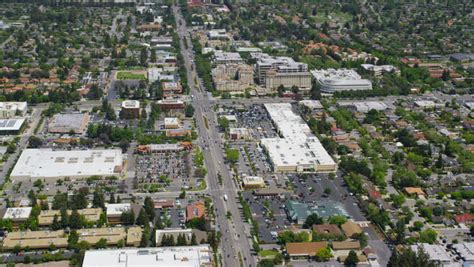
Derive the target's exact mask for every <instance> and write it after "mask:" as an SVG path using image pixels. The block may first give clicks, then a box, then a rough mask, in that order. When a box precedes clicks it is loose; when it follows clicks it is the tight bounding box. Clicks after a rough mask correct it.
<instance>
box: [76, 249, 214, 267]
mask: <svg viewBox="0 0 474 267" xmlns="http://www.w3.org/2000/svg"><path fill="white" fill-rule="evenodd" d="M82 266H83V267H99V266H100V267H122V266H123V267H125V266H127V267H138V266H143V267H144V266H160V267H206V266H209V267H210V266H212V254H211V249H210V247H209V246H208V245H199V246H186V247H160V248H140V249H105V250H88V251H86V253H85V256H84V261H83V264H82Z"/></svg>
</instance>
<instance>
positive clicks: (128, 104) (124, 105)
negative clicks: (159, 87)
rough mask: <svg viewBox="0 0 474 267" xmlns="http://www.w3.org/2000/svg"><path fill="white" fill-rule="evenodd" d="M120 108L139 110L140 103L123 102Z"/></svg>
mask: <svg viewBox="0 0 474 267" xmlns="http://www.w3.org/2000/svg"><path fill="white" fill-rule="evenodd" d="M122 108H140V101H138V100H124V101H123V102H122Z"/></svg>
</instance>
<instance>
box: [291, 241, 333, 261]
mask: <svg viewBox="0 0 474 267" xmlns="http://www.w3.org/2000/svg"><path fill="white" fill-rule="evenodd" d="M327 246H328V242H327V241H320V242H296V243H287V244H286V253H288V256H290V258H291V259H292V260H301V259H307V258H309V257H314V256H316V254H318V252H319V251H321V250H322V249H324V248H327Z"/></svg>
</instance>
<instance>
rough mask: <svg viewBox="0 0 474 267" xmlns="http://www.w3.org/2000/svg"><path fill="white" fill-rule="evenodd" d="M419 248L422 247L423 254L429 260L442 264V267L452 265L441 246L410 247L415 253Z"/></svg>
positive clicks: (419, 245) (422, 245)
mask: <svg viewBox="0 0 474 267" xmlns="http://www.w3.org/2000/svg"><path fill="white" fill-rule="evenodd" d="M420 247H422V248H423V250H424V251H425V253H426V254H428V257H429V258H430V260H432V261H436V262H440V263H443V264H444V265H443V266H450V263H452V262H451V257H450V256H449V254H448V252H446V249H445V247H444V246H442V245H430V244H426V243H420V244H417V245H411V249H412V250H413V251H415V252H417V251H418V249H419V248H420ZM454 266H455V265H454ZM457 266H460V265H457Z"/></svg>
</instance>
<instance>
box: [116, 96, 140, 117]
mask: <svg viewBox="0 0 474 267" xmlns="http://www.w3.org/2000/svg"><path fill="white" fill-rule="evenodd" d="M120 116H121V117H122V119H125V120H133V119H138V118H140V101H138V100H124V101H123V102H122V110H121V112H120Z"/></svg>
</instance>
